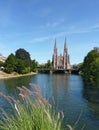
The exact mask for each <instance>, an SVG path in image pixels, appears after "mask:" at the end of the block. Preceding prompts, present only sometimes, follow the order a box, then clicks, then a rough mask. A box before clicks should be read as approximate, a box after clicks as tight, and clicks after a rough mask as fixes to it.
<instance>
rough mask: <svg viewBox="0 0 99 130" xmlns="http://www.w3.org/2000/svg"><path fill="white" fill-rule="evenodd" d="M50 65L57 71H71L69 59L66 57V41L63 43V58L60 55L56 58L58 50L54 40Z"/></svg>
mask: <svg viewBox="0 0 99 130" xmlns="http://www.w3.org/2000/svg"><path fill="white" fill-rule="evenodd" d="M52 64H53V68H54V69H57V70H71V65H70V58H69V55H68V48H67V45H66V39H65V43H64V51H63V56H62V55H61V54H60V55H59V56H58V48H57V43H56V40H55V45H54V54H53V57H52Z"/></svg>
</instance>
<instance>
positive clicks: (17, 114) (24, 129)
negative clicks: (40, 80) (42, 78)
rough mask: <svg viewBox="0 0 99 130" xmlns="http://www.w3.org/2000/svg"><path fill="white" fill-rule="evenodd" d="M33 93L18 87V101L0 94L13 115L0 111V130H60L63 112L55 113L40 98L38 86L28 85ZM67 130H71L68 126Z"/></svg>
mask: <svg viewBox="0 0 99 130" xmlns="http://www.w3.org/2000/svg"><path fill="white" fill-rule="evenodd" d="M30 85H31V86H32V87H33V89H34V91H33V92H32V91H30V90H29V89H27V88H26V87H24V86H23V87H18V90H19V100H15V99H13V98H12V97H10V96H6V95H4V94H2V93H0V96H2V97H4V98H5V99H6V100H7V101H8V102H9V103H10V104H11V108H12V111H13V114H8V113H7V112H5V111H4V110H2V116H1V117H0V130H62V119H63V117H64V115H63V112H58V113H56V112H55V111H53V110H52V107H51V105H50V104H49V103H48V102H47V100H46V99H44V98H43V97H42V96H41V93H40V90H39V88H38V86H36V85H35V84H30ZM67 127H68V129H70V130H73V129H72V127H71V126H70V125H67Z"/></svg>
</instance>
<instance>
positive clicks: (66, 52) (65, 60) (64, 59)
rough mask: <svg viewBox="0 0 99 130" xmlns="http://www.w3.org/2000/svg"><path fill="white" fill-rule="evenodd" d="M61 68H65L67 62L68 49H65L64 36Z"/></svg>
mask: <svg viewBox="0 0 99 130" xmlns="http://www.w3.org/2000/svg"><path fill="white" fill-rule="evenodd" d="M63 64H64V65H63V68H64V69H66V68H67V64H68V49H67V44H66V38H65V43H64V53H63Z"/></svg>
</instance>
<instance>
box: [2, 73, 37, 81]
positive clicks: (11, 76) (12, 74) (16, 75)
mask: <svg viewBox="0 0 99 130" xmlns="http://www.w3.org/2000/svg"><path fill="white" fill-rule="evenodd" d="M35 74H37V73H34V72H30V73H27V74H18V73H11V74H8V73H5V72H3V71H0V79H9V78H16V77H23V76H30V75H35Z"/></svg>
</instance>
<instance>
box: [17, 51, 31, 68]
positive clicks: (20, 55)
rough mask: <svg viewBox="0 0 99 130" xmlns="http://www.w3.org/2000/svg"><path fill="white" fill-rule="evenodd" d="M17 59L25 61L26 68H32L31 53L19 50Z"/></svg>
mask: <svg viewBox="0 0 99 130" xmlns="http://www.w3.org/2000/svg"><path fill="white" fill-rule="evenodd" d="M15 57H16V58H17V59H21V60H23V61H24V64H25V67H30V64H31V58H30V54H29V52H27V51H26V50H25V49H21V48H20V49H18V50H17V51H16V52H15Z"/></svg>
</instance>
